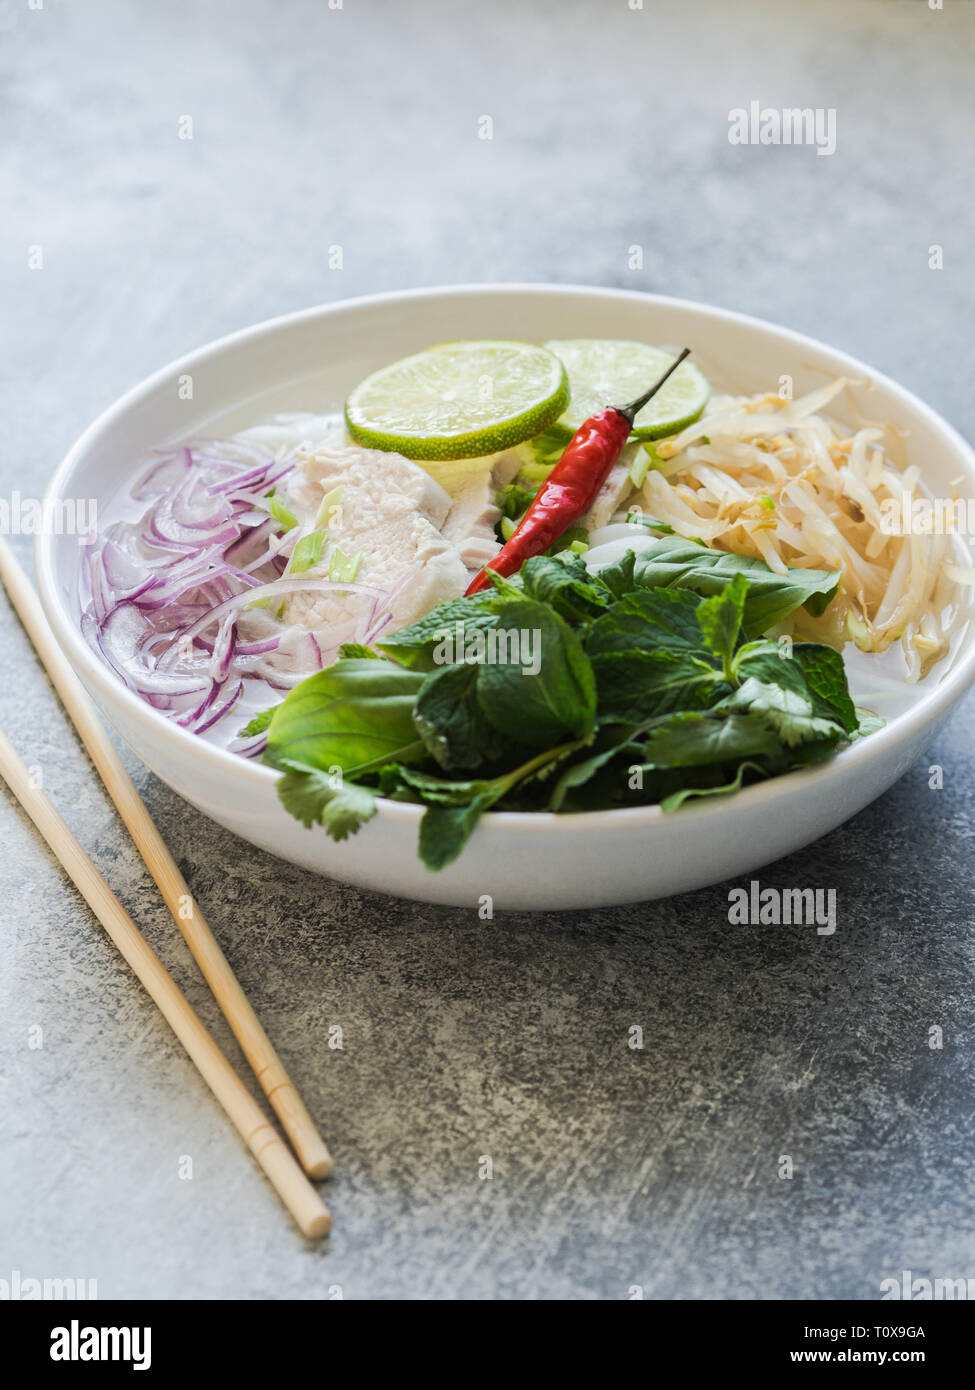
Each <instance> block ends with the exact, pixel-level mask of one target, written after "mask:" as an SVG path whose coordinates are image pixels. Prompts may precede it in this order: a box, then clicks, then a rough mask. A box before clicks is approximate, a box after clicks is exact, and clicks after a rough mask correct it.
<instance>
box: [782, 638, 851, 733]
mask: <svg viewBox="0 0 975 1390" xmlns="http://www.w3.org/2000/svg"><path fill="white" fill-rule="evenodd" d="M792 659H793V660H794V661H798V663H799V665H800V666H801V667H802V673H803V675H804V676H805V678H806V684H807V686H808V687H809V690H810V692H811V694H812V696H813V705H814V708H815V710H816V713H817V714H820V715H823V716H825V717H826V718H829V719H838V720H839V722H840V723H841V724H842V725H843V728H844V729H845V730H846V732H847V733H848V734H853V733H856V732H857V729H858V728H859V727H860V720H859V718H858V716H857V712H856V708H855V707H854V704H853V701H852V700H851V699H850V691H849V687H848V686H847V682H846V670H845V668H844V666H843V658H842V657H841V656H840V654H839V652H838V651H835V650H834V649H833V648H832V647H825V646H821V645H820V644H819V643H816V642H797V643H796V644H795V645H794V646H793V648H792Z"/></svg>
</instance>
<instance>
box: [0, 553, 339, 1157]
mask: <svg viewBox="0 0 975 1390" xmlns="http://www.w3.org/2000/svg"><path fill="white" fill-rule="evenodd" d="M0 579H2V580H3V583H4V585H5V587H6V590H7V593H8V594H9V595H10V600H11V602H12V603H13V606H14V608H15V609H16V611H17V613H18V615H19V617H20V621H21V622H22V623H23V625H24V629H25V630H26V632H27V635H28V637H29V638H30V640H31V642H32V643H33V646H34V650H35V651H36V652H37V655H38V656H39V657H40V659H41V661H42V663H43V665H44V669H45V670H46V671H47V674H48V675H49V676H50V678H51V681H52V682H53V684H54V688H55V690H56V691H57V692H58V695H59V696H60V697H61V703H62V704H63V705H64V708H65V709H66V710H67V712H68V715H69V717H70V719H71V722H72V723H73V724H74V726H75V728H76V729H77V730H78V733H79V734H80V736H81V741H82V743H83V744H84V745H85V747H86V748H87V750H88V753H89V755H90V756H91V760H92V762H93V763H94V764H95V767H96V768H97V770H98V774H99V776H100V777H101V779H102V781H103V782H104V784H105V788H106V790H107V792H108V794H109V796H110V797H111V798H112V800H113V801H114V803H115V805H116V807H117V808H118V812H119V815H120V816H121V817H122V820H123V821H124V822H125V825H126V827H127V828H128V831H129V834H130V835H131V836H132V839H133V841H134V842H135V846H136V848H137V849H138V851H139V853H140V854H141V855H142V858H143V860H144V861H145V864H146V867H147V869H148V870H149V872H150V873H151V874H152V877H153V878H154V879H155V881H156V883H157V884H158V886H159V891H160V892H161V893H162V895H163V898H164V899H165V902H166V906H167V907H168V908H169V910H170V912H171V913H172V915H173V920H174V921H175V923H176V925H177V926H178V927H179V929H180V931H181V932H182V933H183V936H184V938H185V940H186V944H187V945H188V946H189V948H190V950H191V951H192V953H193V956H194V958H195V960H196V963H197V965H198V966H199V967H200V970H201V971H202V972H203V976H204V978H205V980H206V982H207V984H208V985H209V986H210V988H211V990H212V991H213V994H214V997H215V998H216V1001H217V1003H218V1004H219V1005H220V1008H221V1009H222V1010H223V1013H224V1015H225V1016H226V1019H227V1022H228V1023H229V1024H230V1026H231V1028H232V1029H233V1032H234V1036H235V1037H236V1039H237V1041H238V1042H239V1043H240V1046H241V1048H242V1050H243V1053H244V1056H245V1057H246V1058H247V1060H248V1062H249V1063H250V1065H251V1067H252V1068H253V1070H254V1073H255V1075H256V1076H257V1079H258V1081H259V1082H260V1083H261V1085H262V1087H263V1088H264V1092H265V1094H266V1095H267V1098H268V1100H269V1101H270V1102H271V1104H272V1106H273V1107H274V1109H275V1111H276V1112H277V1115H278V1118H279V1119H280V1121H281V1124H282V1126H283V1128H284V1131H285V1133H286V1134H287V1136H288V1138H289V1139H290V1140H291V1143H292V1145H293V1147H294V1149H295V1152H296V1153H297V1155H298V1157H299V1158H300V1160H301V1163H302V1166H303V1167H304V1169H305V1172H306V1173H308V1174H309V1176H311V1177H313V1178H325V1177H328V1175H329V1173H330V1172H331V1171H332V1159H331V1155H330V1154H329V1152H328V1149H327V1148H326V1147H325V1144H324V1142H323V1140H322V1138H321V1136H320V1135H319V1133H318V1130H317V1129H316V1128H315V1124H314V1121H313V1120H312V1118H311V1116H310V1115H309V1113H308V1111H307V1109H306V1108H305V1105H304V1102H303V1101H302V1099H301V1097H300V1096H299V1094H298V1092H297V1090H296V1089H295V1087H294V1085H293V1083H292V1081H291V1078H290V1077H289V1076H288V1073H287V1072H286V1071H285V1069H284V1066H283V1065H282V1063H281V1061H280V1059H279V1057H278V1055H277V1053H276V1052H275V1051H274V1048H273V1046H272V1045H271V1040H270V1038H269V1037H268V1036H267V1034H266V1033H265V1031H264V1029H263V1028H262V1027H261V1024H260V1021H259V1020H258V1017H257V1015H256V1014H255V1012H254V1010H253V1009H252V1008H251V1005H250V1003H249V1002H248V1000H247V996H246V995H245V994H244V991H243V990H242V989H241V987H240V984H239V982H238V980H237V977H236V976H235V975H234V972H233V971H232V970H231V968H230V964H229V962H228V961H227V958H226V956H225V955H224V953H223V951H221V949H220V946H219V945H218V943H217V939H216V937H215V936H214V935H213V932H212V931H211V930H210V927H209V925H208V924H207V921H206V919H205V917H204V916H203V913H202V912H201V910H200V907H199V904H198V903H197V902H196V900H195V898H194V897H193V896H192V894H191V893H190V890H189V888H188V886H187V884H186V880H185V879H184V878H183V875H182V874H181V873H180V871H179V869H178V868H177V867H176V861H175V860H174V859H173V856H172V855H171V854H170V852H169V850H168V849H167V848H166V845H165V842H164V841H163V838H162V836H161V835H160V833H159V831H158V830H157V829H156V826H155V824H154V822H153V820H152V817H151V816H150V815H149V812H148V811H147V810H146V807H145V804H144V803H143V801H142V798H141V797H140V796H139V793H138V792H137V791H136V788H135V784H134V783H133V781H132V779H131V777H130V776H129V774H128V773H127V772H126V770H125V768H124V766H123V764H122V760H121V759H120V758H119V756H118V754H117V753H116V751H115V749H114V748H113V747H112V744H111V743H110V742H109V739H108V735H107V734H106V733H105V729H104V727H103V726H102V724H101V722H100V720H99V718H98V715H97V714H96V712H95V708H94V706H93V705H92V703H91V701H90V700H89V698H88V696H87V694H86V693H85V690H84V687H83V686H82V684H81V682H80V680H79V679H78V677H77V676H76V675H75V673H74V671H73V670H72V669H71V667H70V666H69V665H68V662H67V658H66V657H65V655H64V653H63V652H62V651H61V648H60V647H59V646H58V644H57V642H56V640H55V637H54V634H53V632H52V631H51V629H50V627H49V626H48V622H47V619H46V618H45V616H44V610H43V609H42V608H41V604H40V600H39V599H38V597H37V595H36V594H35V592H34V590H33V588H32V586H31V584H30V581H29V580H28V578H27V576H26V574H25V573H24V571H23V569H22V568H21V566H20V564H19V563H18V561H17V558H16V556H15V555H14V553H13V550H12V549H11V548H10V545H9V544H8V542H7V541H6V540H5V539H4V538H3V536H0Z"/></svg>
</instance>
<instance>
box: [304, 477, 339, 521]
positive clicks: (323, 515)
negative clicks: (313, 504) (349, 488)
mask: <svg viewBox="0 0 975 1390" xmlns="http://www.w3.org/2000/svg"><path fill="white" fill-rule="evenodd" d="M342 491H343V489H342V485H341V483H340V484H339V486H338V487H333V488H332V490H331V492H326V494H325V496H324V497H323V498H322V500H321V502H320V503H319V504H318V511H317V512H316V513H315V520H314V522H313V523H312V525H314V526H316V527H318V526H324V527H325V528H326V529H327V528H328V527H329V526H331V524H332V520H333V518H334V516H335V512H336V511H337V509H338V507H339V506H340V504H341V501H342Z"/></svg>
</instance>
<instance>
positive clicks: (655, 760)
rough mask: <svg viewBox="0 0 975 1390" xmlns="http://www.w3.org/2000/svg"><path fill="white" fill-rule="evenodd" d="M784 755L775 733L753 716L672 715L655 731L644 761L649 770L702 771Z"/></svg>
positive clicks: (649, 740) (646, 746)
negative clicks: (742, 761)
mask: <svg viewBox="0 0 975 1390" xmlns="http://www.w3.org/2000/svg"><path fill="white" fill-rule="evenodd" d="M781 752H782V744H781V742H780V740H779V739H778V738H777V737H776V735H775V733H774V731H773V730H772V729H770V728H769V727H768V725H767V724H765V723H764V722H763V721H762V720H761V719H756V718H754V717H753V716H752V715H748V714H731V715H725V716H721V715H713V714H694V713H684V714H674V715H671V717H670V718H669V719H666V720H664V721H663V722H662V723H661V724H658V725H657V726H656V728H654V729H653V730H652V732H651V733H650V735H649V737H648V738H647V741H646V745H645V747H644V758H645V759H646V766H647V767H654V768H667V767H703V766H706V765H707V764H709V763H729V762H737V761H738V760H739V759H741V758H758V757H775V756H776V755H777V754H779V753H781Z"/></svg>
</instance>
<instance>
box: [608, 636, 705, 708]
mask: <svg viewBox="0 0 975 1390" xmlns="http://www.w3.org/2000/svg"><path fill="white" fill-rule="evenodd" d="M592 668H593V672H594V673H595V676H596V685H597V689H598V692H599V717H600V719H601V720H602V721H604V722H611V723H614V724H616V723H627V724H638V723H641V722H642V721H643V720H645V719H649V718H651V717H653V716H655V715H664V714H671V713H672V712H674V711H676V710H682V709H685V710H686V709H691V710H700V709H707V708H708V707H709V706H711V705H714V704H716V703H717V702H718V701H719V700H721V699H722V698H723V697H724V696H725V695H726V694H727V693H728V686H727V684H726V683H725V681H724V679H723V677H722V675H721V672H720V671H716V670H715V669H714V667H713V666H710V665H709V664H708V663H707V662H705V661H702V660H700V659H699V658H697V657H694V656H692V655H691V654H690V653H688V652H674V651H669V650H667V649H666V648H665V647H660V648H658V649H656V650H654V651H627V650H622V651H616V652H607V653H606V654H605V655H596V656H594V657H593V658H592Z"/></svg>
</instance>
